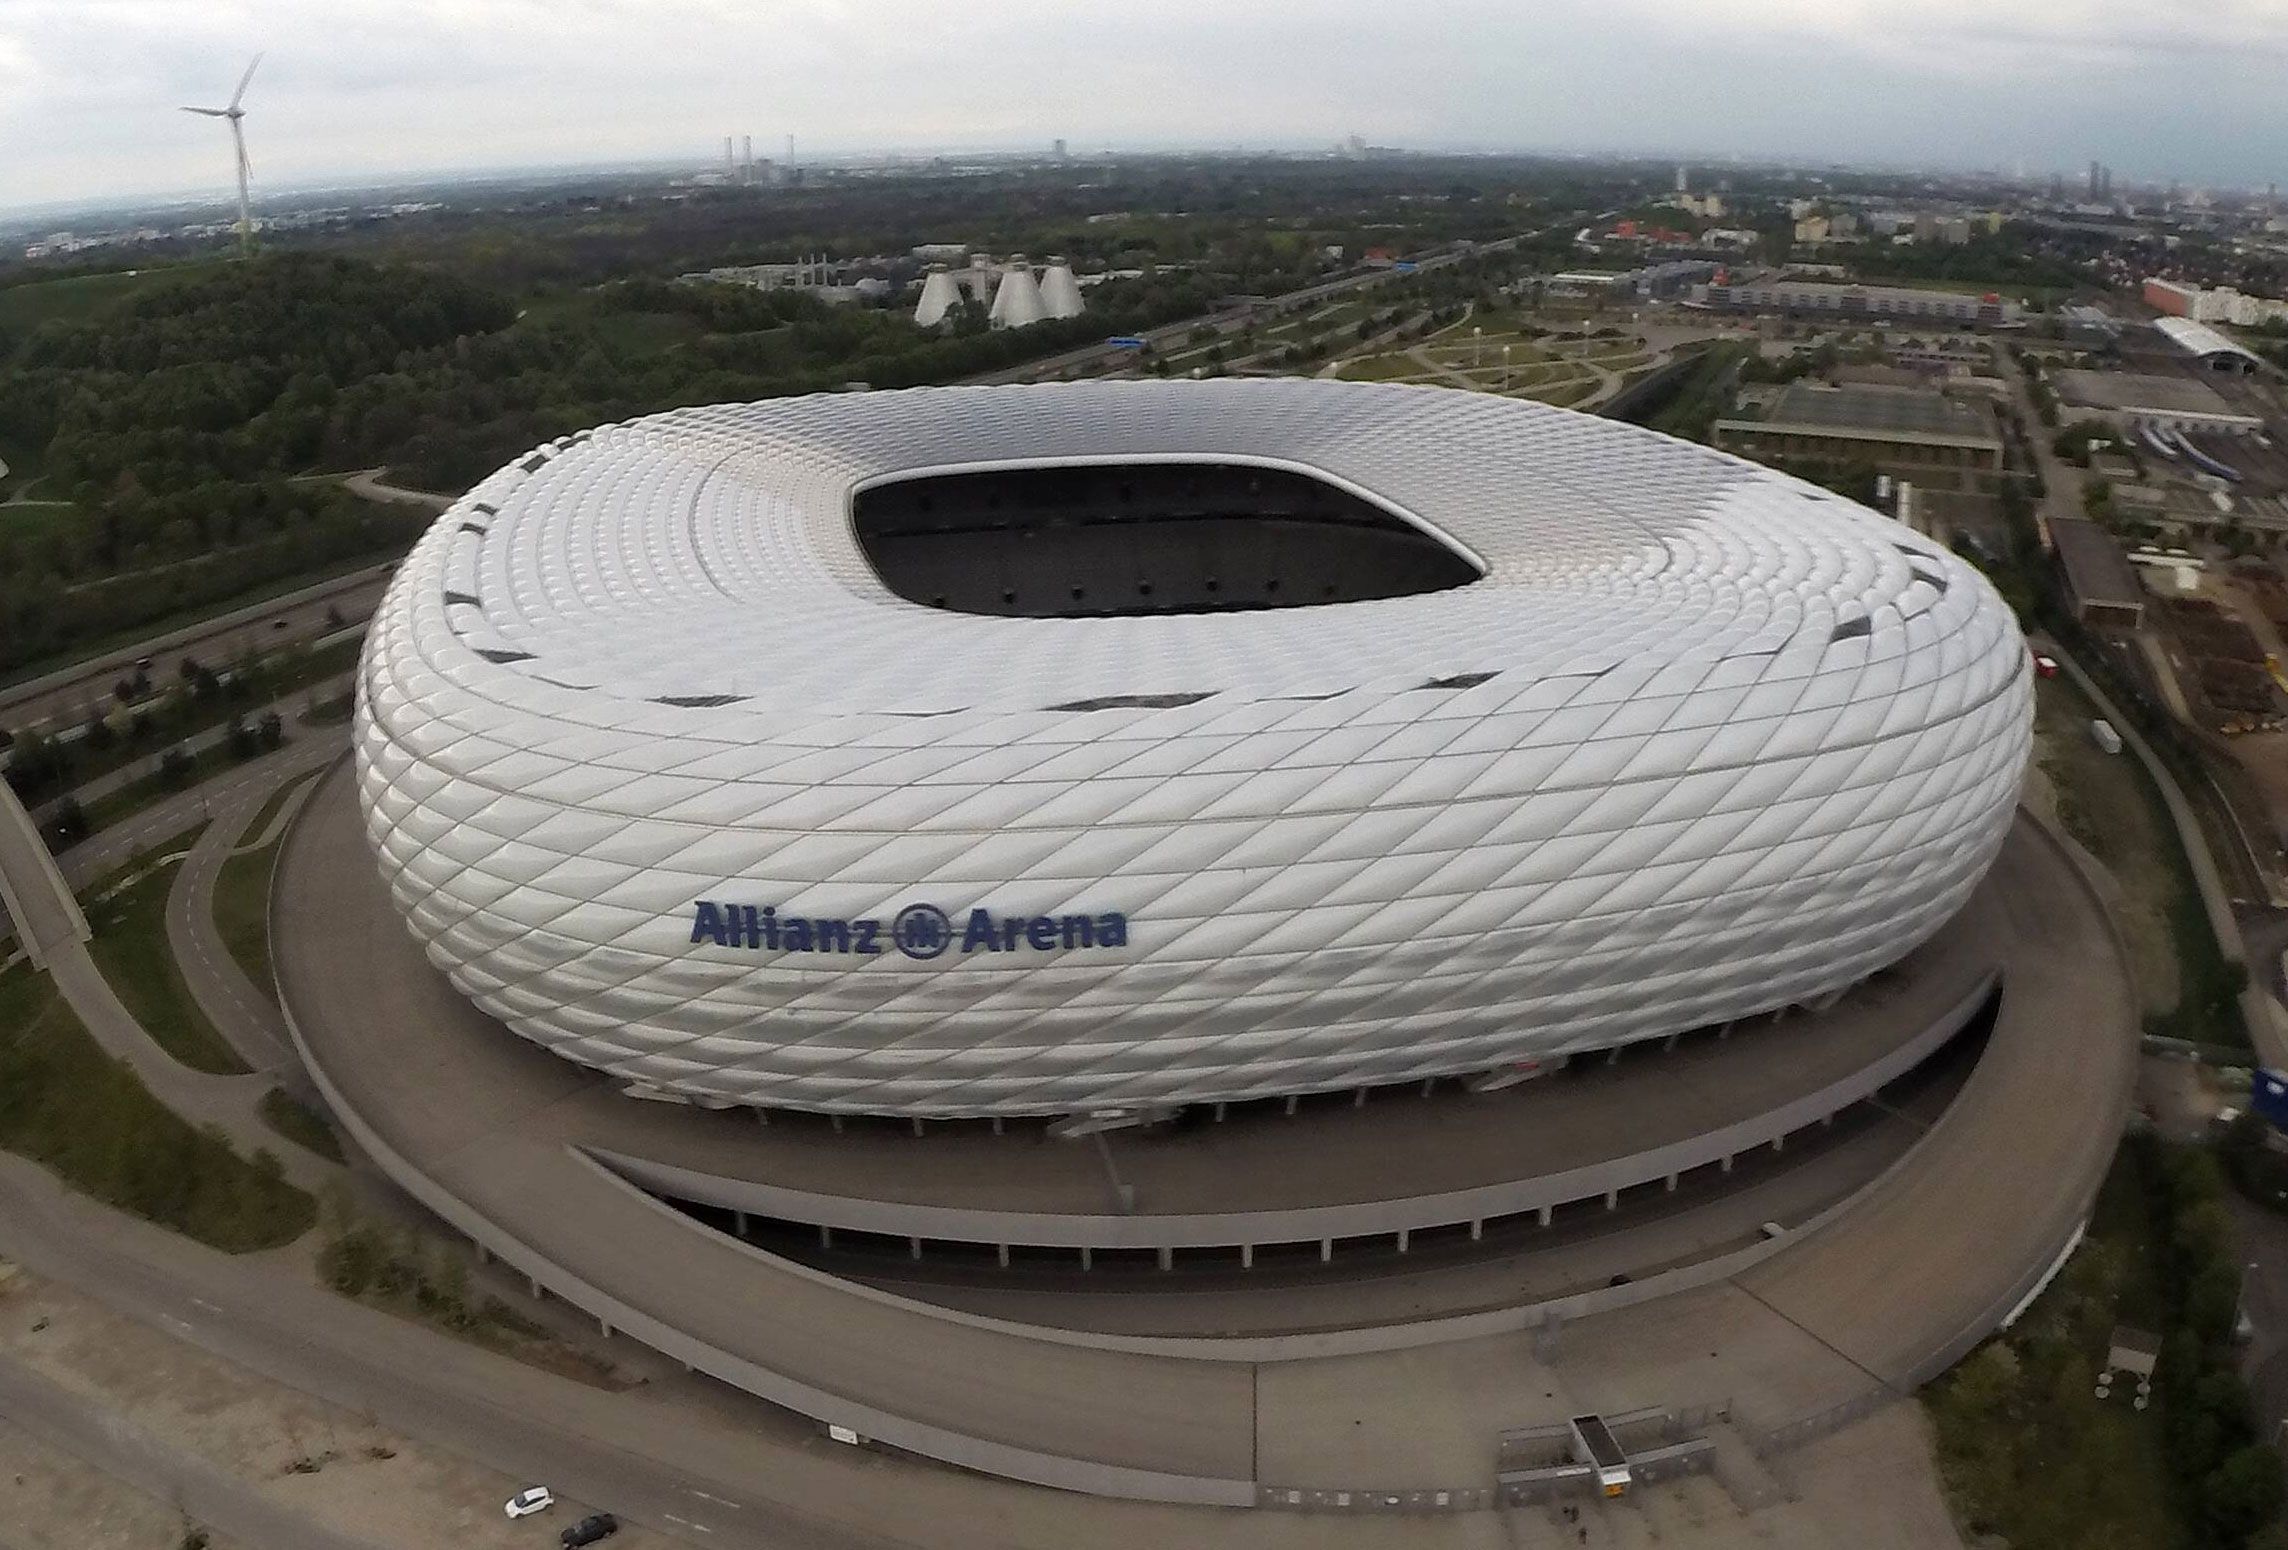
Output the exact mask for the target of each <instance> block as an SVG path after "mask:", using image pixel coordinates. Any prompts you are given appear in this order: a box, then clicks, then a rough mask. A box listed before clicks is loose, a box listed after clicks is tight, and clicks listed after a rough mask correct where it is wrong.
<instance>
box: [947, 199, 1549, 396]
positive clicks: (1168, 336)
mask: <svg viewBox="0 0 2288 1550" xmlns="http://www.w3.org/2000/svg"><path fill="white" fill-rule="evenodd" d="M1537 235H1539V233H1538V232H1520V233H1519V234H1518V235H1516V236H1514V237H1503V238H1501V239H1499V240H1498V241H1494V242H1485V243H1480V244H1478V245H1477V246H1476V247H1474V248H1470V249H1467V250H1465V249H1461V248H1446V249H1443V250H1441V251H1439V252H1436V253H1430V254H1425V255H1424V256H1422V257H1421V258H1419V259H1414V260H1411V262H1412V263H1413V265H1414V267H1413V269H1412V270H1411V271H1405V272H1402V271H1400V270H1397V269H1366V270H1361V271H1359V272H1358V273H1356V274H1348V275H1344V276H1342V277H1341V278H1340V279H1335V280H1322V281H1320V282H1319V283H1318V284H1316V285H1306V286H1304V287H1303V288H1302V289H1300V290H1294V291H1288V292H1286V293H1285V294H1283V295H1279V296H1273V297H1271V298H1270V299H1269V300H1267V301H1266V302H1264V303H1263V305H1262V306H1261V307H1234V308H1232V309H1230V310H1228V311H1224V312H1209V313H1204V314H1202V315H1201V316H1199V317H1190V318H1183V319H1180V320H1179V321H1177V322H1174V323H1166V324H1162V325H1161V326H1160V327H1158V328H1155V329H1151V330H1149V331H1147V332H1146V333H1143V334H1141V335H1139V336H1137V337H1139V338H1141V339H1143V340H1144V341H1145V342H1146V343H1147V344H1149V345H1151V347H1152V348H1153V349H1155V350H1165V349H1166V348H1167V347H1168V346H1170V345H1177V344H1183V343H1186V342H1187V341H1188V340H1189V338H1190V336H1191V332H1192V330H1193V329H1195V328H1198V327H1200V326H1201V325H1203V324H1205V325H1207V326H1209V327H1211V328H1214V329H1215V330H1217V331H1218V332H1219V333H1227V334H1228V333H1235V332H1237V331H1238V330H1239V329H1240V328H1241V327H1243V326H1244V325H1245V324H1246V323H1247V322H1249V321H1250V320H1251V319H1253V318H1255V317H1257V316H1259V315H1260V314H1261V312H1262V311H1264V310H1266V309H1269V310H1274V311H1276V310H1285V309H1289V308H1294V307H1301V306H1308V305H1309V304H1311V303H1312V302H1317V301H1327V300H1331V299H1333V298H1334V297H1337V296H1344V295H1348V294H1349V293H1350V292H1352V291H1356V290H1360V289H1362V288H1364V287H1366V286H1370V285H1381V284H1383V283H1384V282H1386V281H1389V280H1393V279H1404V278H1405V277H1406V274H1407V273H1414V274H1427V273H1430V272H1433V271H1435V270H1439V269H1443V268H1445V267H1446V266H1447V265H1449V264H1455V263H1459V262H1461V261H1462V260H1463V259H1465V258H1474V257H1477V256H1478V255H1480V254H1485V253H1505V252H1507V251H1509V250H1510V249H1511V248H1514V247H1516V246H1517V245H1518V244H1519V243H1521V242H1523V241H1525V240H1526V238H1528V237H1530V236H1537ZM1128 353H1129V352H1127V351H1124V350H1115V349H1112V348H1110V347H1109V346H1107V345H1106V344H1104V343H1103V342H1102V341H1101V340H1099V341H1097V342H1096V343H1093V344H1086V345H1082V346H1081V347H1080V348H1079V349H1077V350H1067V351H1065V352H1064V353H1063V354H1061V355H1052V356H1049V357H1047V358H1046V359H1043V360H1032V361H1026V362H1024V363H1022V364H1020V365H1016V366H1005V367H1001V368H999V369H997V370H994V371H988V372H981V373H979V374H978V375H977V376H974V377H967V378H964V379H963V381H964V382H965V383H967V384H976V385H986V384H994V383H1009V382H1037V381H1041V380H1043V379H1045V378H1049V377H1054V376H1057V375H1059V374H1060V373H1063V372H1066V371H1070V370H1072V369H1074V368H1076V367H1080V366H1089V365H1093V364H1095V363H1097V362H1099V361H1103V360H1106V359H1109V358H1113V357H1118V356H1124V355H1126V354H1128Z"/></svg>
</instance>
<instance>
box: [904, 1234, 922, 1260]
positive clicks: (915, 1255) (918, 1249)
mask: <svg viewBox="0 0 2288 1550" xmlns="http://www.w3.org/2000/svg"><path fill="white" fill-rule="evenodd" d="M906 1257H907V1258H908V1259H920V1258H921V1257H922V1240H921V1239H919V1238H908V1239H907V1240H906Z"/></svg>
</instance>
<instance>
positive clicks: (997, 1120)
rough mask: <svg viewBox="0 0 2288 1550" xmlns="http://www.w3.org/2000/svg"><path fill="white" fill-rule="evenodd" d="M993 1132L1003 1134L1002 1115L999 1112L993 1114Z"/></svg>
mask: <svg viewBox="0 0 2288 1550" xmlns="http://www.w3.org/2000/svg"><path fill="white" fill-rule="evenodd" d="M993 1133H994V1134H995V1135H999V1134H1001V1116H1000V1115H998V1114H996V1115H994V1116H993Z"/></svg>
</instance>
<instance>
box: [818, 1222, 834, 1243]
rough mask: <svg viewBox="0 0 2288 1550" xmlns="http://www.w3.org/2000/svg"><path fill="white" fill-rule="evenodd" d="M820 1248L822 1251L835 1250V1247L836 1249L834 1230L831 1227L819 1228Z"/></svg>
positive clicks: (822, 1226)
mask: <svg viewBox="0 0 2288 1550" xmlns="http://www.w3.org/2000/svg"><path fill="white" fill-rule="evenodd" d="M818 1246H819V1247H820V1248H822V1249H831V1248H833V1247H834V1229H833V1228H831V1227H827V1226H824V1225H821V1226H820V1227H819V1229H818Z"/></svg>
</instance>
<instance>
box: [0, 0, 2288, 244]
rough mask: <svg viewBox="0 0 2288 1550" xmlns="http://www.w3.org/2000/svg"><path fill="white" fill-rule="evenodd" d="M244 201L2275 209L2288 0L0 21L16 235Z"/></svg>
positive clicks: (19, 17)
mask: <svg viewBox="0 0 2288 1550" xmlns="http://www.w3.org/2000/svg"><path fill="white" fill-rule="evenodd" d="M258 49H259V50H263V51H265V52H266V53H267V54H268V58H267V60H266V62H265V64H264V66H263V70H262V73H261V75H260V76H259V77H258V78H257V80H256V82H255V83H254V86H253V88H252V90H251V91H250V92H249V94H248V98H247V104H246V106H247V119H246V128H247V139H248V149H249V152H250V154H251V158H252V162H253V169H254V183H255V187H256V189H257V193H258V198H259V192H260V191H261V190H262V189H264V188H271V189H279V188H287V187H308V186H312V185H321V184H329V183H335V184H357V183H365V182H374V181H381V180H386V179H390V178H394V177H400V176H403V177H422V176H435V175H441V174H450V173H454V172H463V171H470V170H476V169H485V168H494V169H500V168H510V167H525V168H535V169H537V168H544V167H550V166H573V165H600V164H616V163H633V162H661V161H670V160H678V159H681V160H687V161H689V162H691V163H694V164H697V163H701V162H704V161H706V160H708V159H709V158H710V152H711V151H713V152H714V153H715V154H716V155H718V156H719V150H720V146H721V143H722V136H723V135H725V134H734V135H743V134H751V135H753V136H754V139H755V144H756V151H757V154H758V155H759V156H760V155H772V156H778V155H783V153H784V137H785V136H786V135H787V134H789V133H792V134H794V135H795V136H796V137H797V151H798V154H801V153H805V152H807V153H809V154H813V155H826V154H855V153H862V152H865V153H882V152H892V151H900V150H903V151H907V152H910V153H927V152H930V151H936V150H942V151H950V152H959V151H962V150H1010V149H1017V148H1023V147H1031V146H1038V147H1039V148H1041V149H1042V150H1043V151H1046V150H1047V148H1048V147H1049V146H1050V144H1051V143H1052V142H1053V141H1054V140H1056V139H1063V140H1065V141H1067V142H1068V143H1069V145H1070V146H1071V147H1072V150H1073V152H1074V153H1075V154H1087V153H1089V152H1091V151H1094V150H1097V149H1099V148H1102V147H1104V146H1107V145H1113V146H1119V147H1122V148H1129V149H1135V150H1149V149H1155V148H1177V147H1191V148H1209V147H1229V146H1232V145H1245V146H1248V147H1251V148H1259V149H1271V148H1286V149H1302V148H1308V147H1312V146H1320V145H1332V144H1334V143H1335V142H1336V141H1338V140H1340V139H1342V138H1343V137H1345V136H1347V135H1349V134H1352V133H1356V134H1358V135H1360V136H1361V137H1363V138H1364V139H1365V140H1367V141H1369V142H1372V143H1377V144H1389V145H1400V146H1406V147H1409V148H1418V149H1431V150H1435V149H1463V148H1470V149H1480V150H1510V151H1527V152H1531V151H1540V152H1566V151H1575V152H1582V151H1601V152H1606V153H1611V154H1643V155H1676V154H1689V155H1695V156H1699V157H1703V158H1712V157H1720V156H1723V155H1725V154H1727V153H1732V154H1737V155H1739V156H1742V157H1745V158H1749V159H1753V160H1758V161H1774V162H1784V161H1801V162H1803V163H1805V164H1806V165H1813V164H1827V163H1831V162H1847V163H1865V164H1870V165H1876V164H1880V165H1890V166H1927V167H1931V168H1948V169H1960V170H1969V169H1974V168H1988V169H1994V170H2000V171H2005V172H2009V171H2015V170H2016V169H2018V168H2019V167H2021V166H2022V167H2023V168H2024V169H2025V170H2026V172H2027V174H2028V175H2029V176H2033V177H2037V178H2043V177H2046V176H2047V175H2048V174H2049V173H2051V172H2059V173H2063V174H2065V175H2066V176H2067V178H2068V179H2069V181H2070V182H2074V183H2078V182H2079V181H2080V179H2079V176H2078V174H2079V171H2080V169H2082V168H2084V167H2085V166H2086V165H2087V163H2088V162H2089V161H2090V160H2091V159H2093V158H2094V159H2096V160H2099V161H2102V162H2104V163H2105V164H2106V165H2108V166H2110V167H2111V168H2113V169H2114V171H2115V177H2116V181H2117V184H2128V183H2134V182H2150V183H2166V182H2168V181H2170V180H2172V179H2174V180H2177V181H2179V182H2181V183H2182V184H2183V185H2184V186H2185V187H2187V188H2192V187H2200V186H2228V185H2231V186H2248V187H2257V188H2261V187H2262V186H2263V185H2265V184H2266V183H2268V182H2273V181H2276V180H2279V179H2281V178H2283V177H2284V176H2288V103H2284V102H2283V101H2282V99H2281V98H2280V96H2279V94H2278V92H2277V87H2276V82H2277V79H2278V78H2279V76H2280V73H2281V69H2282V66H2283V65H2284V64H2288V0H2249V3H2238V4H2231V3H2224V4H2213V5H2204V6H2200V7H2192V6H2183V7H2180V8H2178V10H2177V11H2176V12H2175V13H2172V12H2170V11H2169V10H2167V9H2165V8H2155V7H2153V6H2151V5H2135V4H2128V3H2121V0H2027V3H2023V4H2020V5H2017V6H2013V7H2011V8H2008V10H2007V11H1996V10H1994V9H1993V8H1992V7H1989V6H1985V5H1981V4H1977V3H1972V0H1930V3H1924V4H1919V5H1917V6H1915V7H1913V8H1912V10H1911V13H1903V12H1902V10H1901V8H1895V7H1889V6H1885V5H1883V4H1880V3H1877V0H1757V3H1754V4H1751V3H1748V0H1708V3H1705V4H1702V5H1698V6H1694V7H1674V6H1669V5H1664V4H1659V3H1656V0H1595V3H1590V0H1540V3H1537V4H1535V5H1533V6H1532V7H1530V8H1527V7H1521V6H1511V5H1506V4H1500V3H1495V0H1451V3H1446V4H1440V5H1435V6H1429V7H1411V8H1409V7H1394V6H1390V5H1387V4H1383V3H1373V4H1369V3H1366V0H1302V3H1298V4H1295V5H1292V6H1272V5H1267V4H1266V5H1248V4H1245V3H1239V4H1233V3H1230V0H1225V3H1220V4H1210V3H1207V0H1162V3H1159V4H1156V5H1154V6H1152V7H1148V8H1146V7H1134V8H1122V9H1120V10H1117V11H1115V10H1112V9H1109V8H1102V7H1096V6H1090V7H1087V8H1085V9H1083V8H1082V7H1080V6H1077V5H1073V4H1055V3H1050V0H998V3H997V4H995V5H993V6H990V7H978V8H965V9H963V10H960V11H957V12H949V11H948V10H947V9H946V8H944V7H942V6H931V5H925V4H921V3H918V0H875V3H873V4H870V5H868V6H865V7H857V6H853V5H849V4H846V3H843V0H780V3H777V4H775V5H771V6H768V7H760V6H753V5H738V4H732V3H729V0H642V3H638V0H585V3H581V4H577V5H574V4H543V3H541V0H491V3H477V0H431V3H429V4H426V5H419V6H415V5H407V4H404V3H402V0H393V3H389V4H384V3H381V0H329V3H328V4H327V5H325V6H323V7H318V6H309V5H297V4H292V3H288V0H219V3H207V0H5V3H0V145H5V146H7V147H8V154H7V155H6V156H5V157H0V214H6V213H13V212H17V211H20V210H22V209H24V208H26V207H33V206H43V205H52V204H62V203H80V202H91V201H115V200H128V199H135V198H159V197H165V196H168V195H172V194H185V195H188V194H212V195H214V196H217V197H219V196H221V195H222V194H223V193H224V192H225V191H226V190H227V189H228V186H229V182H230V175H231V169H230V165H229V160H228V157H229V152H228V148H227V146H226V145H218V142H219V141H221V140H222V139H223V138H224V137H222V136H218V135H216V134H214V133H213V132H212V126H211V125H206V124H202V123H200V122H198V121H197V120H195V119H192V118H190V117H187V116H186V115H183V114H181V113H179V112H177V111H176V109H177V108H178V107H179V106H181V105H184V104H200V103H206V102H210V101H214V100H219V99H220V98H221V97H226V96H227V95H228V92H229V90H230V87H231V85H232V83H233V82H235V81H236V79H237V78H238V75H239V73H240V72H241V71H242V70H243V69H244V68H245V65H246V61H247V59H248V58H249V57H250V56H251V55H252V54H253V53H254V52H255V51H256V50H258Z"/></svg>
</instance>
